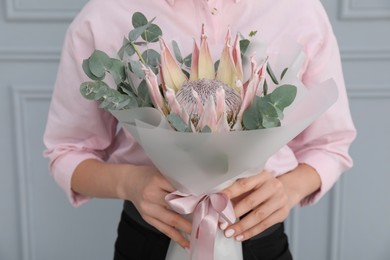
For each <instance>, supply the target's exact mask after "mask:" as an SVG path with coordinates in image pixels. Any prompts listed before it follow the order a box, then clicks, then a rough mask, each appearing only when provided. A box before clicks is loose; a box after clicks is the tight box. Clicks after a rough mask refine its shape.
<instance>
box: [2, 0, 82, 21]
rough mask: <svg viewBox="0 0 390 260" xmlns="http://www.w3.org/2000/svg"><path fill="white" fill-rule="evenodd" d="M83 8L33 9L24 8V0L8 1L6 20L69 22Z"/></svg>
mask: <svg viewBox="0 0 390 260" xmlns="http://www.w3.org/2000/svg"><path fill="white" fill-rule="evenodd" d="M24 1H27V0H24ZM81 7H82V6H79V7H71V8H67V9H64V8H47V7H46V8H45V7H44V6H38V7H34V8H31V7H27V6H23V0H6V19H7V20H9V21H55V22H69V21H71V20H72V19H73V18H74V17H75V16H76V15H77V13H78V12H79V10H80V9H81Z"/></svg>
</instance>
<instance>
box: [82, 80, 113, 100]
mask: <svg viewBox="0 0 390 260" xmlns="http://www.w3.org/2000/svg"><path fill="white" fill-rule="evenodd" d="M108 89H109V87H108V85H107V84H106V83H105V82H103V81H94V82H91V81H88V82H83V83H82V84H81V85H80V93H81V95H83V97H85V98H86V99H89V100H96V94H97V93H105V92H106V91H107V90H108ZM100 95H101V94H99V96H100ZM99 99H100V97H99Z"/></svg>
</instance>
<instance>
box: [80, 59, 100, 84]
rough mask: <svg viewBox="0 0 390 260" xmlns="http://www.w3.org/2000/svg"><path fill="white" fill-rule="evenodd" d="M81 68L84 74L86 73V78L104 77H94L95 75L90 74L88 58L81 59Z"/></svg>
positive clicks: (97, 78) (96, 78)
mask: <svg viewBox="0 0 390 260" xmlns="http://www.w3.org/2000/svg"><path fill="white" fill-rule="evenodd" d="M83 70H84V73H85V75H87V76H88V78H90V79H92V80H102V79H104V76H103V77H100V78H99V77H96V76H95V75H93V74H92V72H91V69H90V68H89V59H85V60H84V61H83Z"/></svg>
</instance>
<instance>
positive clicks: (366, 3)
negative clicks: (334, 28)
mask: <svg viewBox="0 0 390 260" xmlns="http://www.w3.org/2000/svg"><path fill="white" fill-rule="evenodd" d="M341 18H342V19H385V18H390V2H389V1H387V0H341Z"/></svg>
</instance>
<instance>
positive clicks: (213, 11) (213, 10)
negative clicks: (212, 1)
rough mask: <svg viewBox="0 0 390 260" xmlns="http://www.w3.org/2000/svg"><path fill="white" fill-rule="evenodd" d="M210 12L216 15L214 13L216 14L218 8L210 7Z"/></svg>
mask: <svg viewBox="0 0 390 260" xmlns="http://www.w3.org/2000/svg"><path fill="white" fill-rule="evenodd" d="M211 14H212V15H216V14H218V9H217V8H215V7H214V8H212V9H211Z"/></svg>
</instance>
